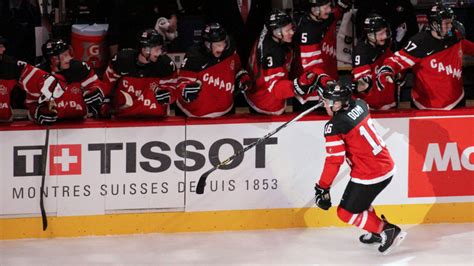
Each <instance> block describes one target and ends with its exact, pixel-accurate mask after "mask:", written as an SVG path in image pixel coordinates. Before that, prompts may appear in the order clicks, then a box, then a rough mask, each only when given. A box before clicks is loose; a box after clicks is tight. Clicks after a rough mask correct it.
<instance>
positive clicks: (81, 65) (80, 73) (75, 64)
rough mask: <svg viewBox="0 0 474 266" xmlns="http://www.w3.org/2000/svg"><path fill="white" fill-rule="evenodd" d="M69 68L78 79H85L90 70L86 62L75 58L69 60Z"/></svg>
mask: <svg viewBox="0 0 474 266" xmlns="http://www.w3.org/2000/svg"><path fill="white" fill-rule="evenodd" d="M70 69H71V72H72V73H73V74H74V76H75V77H77V78H78V79H79V80H83V79H86V78H87V77H88V76H89V73H90V72H91V70H92V69H91V67H90V66H89V65H88V64H87V63H86V62H83V61H79V60H75V59H73V60H71V67H70Z"/></svg>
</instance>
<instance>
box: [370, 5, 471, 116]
mask: <svg viewBox="0 0 474 266" xmlns="http://www.w3.org/2000/svg"><path fill="white" fill-rule="evenodd" d="M429 24H430V27H429V30H427V31H422V32H420V33H418V34H416V35H415V36H413V37H412V38H411V39H410V40H409V42H408V44H407V45H406V47H405V48H403V49H402V50H400V51H398V52H396V53H395V54H394V56H392V57H389V58H387V59H385V61H384V65H383V66H382V67H381V68H380V69H379V70H378V72H377V80H376V81H377V83H378V84H377V87H378V88H379V89H384V88H386V87H387V86H390V85H389V84H390V83H393V81H394V79H395V78H394V77H395V75H397V74H398V73H400V72H401V71H403V70H405V69H408V68H412V69H413V73H414V74H415V82H414V85H413V89H412V92H411V96H412V101H413V104H414V105H415V106H416V107H417V108H418V109H431V110H450V109H453V108H454V107H457V106H465V98H464V88H463V81H462V57H463V54H464V53H465V54H469V55H474V43H473V42H471V41H468V40H466V39H464V38H463V36H464V32H463V31H464V28H463V26H462V24H461V23H459V22H458V21H456V20H455V17H454V13H453V10H452V9H451V8H448V7H446V6H444V5H442V4H436V5H435V6H433V8H432V9H431V11H430V14H429Z"/></svg>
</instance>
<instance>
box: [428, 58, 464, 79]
mask: <svg viewBox="0 0 474 266" xmlns="http://www.w3.org/2000/svg"><path fill="white" fill-rule="evenodd" d="M430 66H431V68H433V69H435V70H437V71H438V72H439V73H444V74H446V75H447V76H453V78H457V79H458V80H460V79H461V76H462V70H461V69H458V68H455V67H453V66H451V65H444V64H443V63H442V62H438V61H437V60H436V59H435V58H433V59H431V60H430Z"/></svg>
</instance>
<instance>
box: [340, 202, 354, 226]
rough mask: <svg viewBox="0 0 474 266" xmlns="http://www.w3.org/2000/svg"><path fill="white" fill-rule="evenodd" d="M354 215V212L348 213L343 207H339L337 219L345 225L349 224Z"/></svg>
mask: <svg viewBox="0 0 474 266" xmlns="http://www.w3.org/2000/svg"><path fill="white" fill-rule="evenodd" d="M353 215H354V214H353V213H352V212H349V211H347V210H346V209H344V208H342V207H341V206H338V207H337V217H339V219H340V220H341V221H343V222H345V223H349V221H350V220H351V218H352V216H353Z"/></svg>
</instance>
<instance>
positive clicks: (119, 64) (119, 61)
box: [112, 49, 138, 74]
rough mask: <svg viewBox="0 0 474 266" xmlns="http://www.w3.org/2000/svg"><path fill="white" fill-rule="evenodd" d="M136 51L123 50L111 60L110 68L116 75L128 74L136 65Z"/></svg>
mask: <svg viewBox="0 0 474 266" xmlns="http://www.w3.org/2000/svg"><path fill="white" fill-rule="evenodd" d="M137 56H138V51H137V50H135V49H123V50H121V51H120V52H118V53H117V54H116V55H115V56H114V57H113V58H112V68H113V69H114V71H115V72H117V73H119V74H120V73H121V72H124V73H128V72H130V69H131V68H133V67H134V66H135V65H136V63H137Z"/></svg>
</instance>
